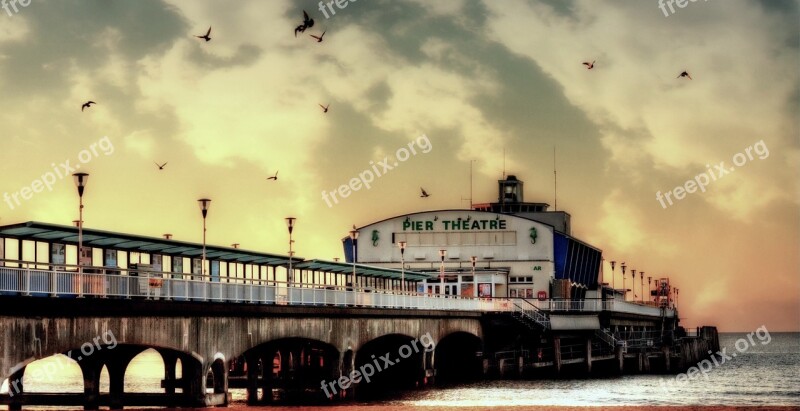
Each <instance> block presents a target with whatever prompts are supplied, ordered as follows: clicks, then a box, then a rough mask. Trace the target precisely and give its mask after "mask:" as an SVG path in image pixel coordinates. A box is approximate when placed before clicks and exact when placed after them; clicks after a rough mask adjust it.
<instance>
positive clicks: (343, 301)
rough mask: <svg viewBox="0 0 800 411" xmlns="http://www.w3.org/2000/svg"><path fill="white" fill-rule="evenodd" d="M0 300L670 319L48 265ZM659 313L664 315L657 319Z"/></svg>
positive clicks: (3, 281)
mask: <svg viewBox="0 0 800 411" xmlns="http://www.w3.org/2000/svg"><path fill="white" fill-rule="evenodd" d="M0 263H1V264H3V265H0V296H2V295H9V294H13V295H22V296H39V297H41V296H50V297H85V296H91V297H121V298H145V299H156V300H157V299H167V300H176V301H217V302H238V303H257V304H283V305H318V306H319V305H333V306H360V307H374V308H405V309H429V310H460V311H481V312H514V311H517V312H520V313H521V314H522V315H524V316H526V317H529V318H530V319H532V320H534V321H536V322H537V323H539V324H540V325H543V326H545V327H547V326H549V317H548V316H547V315H546V314H547V313H554V312H600V311H612V312H621V313H630V314H641V315H647V316H661V315H665V316H667V317H673V316H674V315H675V311H674V310H672V309H667V308H664V309H662V308H659V307H654V306H651V305H643V304H634V303H630V302H624V301H616V300H601V299H585V300H534V299H519V298H469V297H460V296H443V295H435V294H418V293H413V292H405V293H404V292H402V291H400V290H385V289H377V288H369V287H356V288H355V289H353V288H352V287H345V286H337V285H330V284H306V283H304V284H297V283H296V284H289V283H286V282H282V281H272V280H263V279H250V278H228V277H219V276H210V275H200V274H186V273H172V272H161V271H152V270H149V269H137V268H128V269H125V268H106V267H82V268H80V269H79V268H78V267H76V266H68V265H50V264H47V263H38V264H37V263H30V262H21V261H12V260H2V261H0ZM662 310H663V313H662Z"/></svg>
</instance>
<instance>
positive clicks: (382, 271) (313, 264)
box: [294, 260, 431, 281]
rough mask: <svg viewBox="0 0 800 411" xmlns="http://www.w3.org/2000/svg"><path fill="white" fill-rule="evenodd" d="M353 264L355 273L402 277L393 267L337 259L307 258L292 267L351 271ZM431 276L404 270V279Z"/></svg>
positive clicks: (422, 278) (413, 279) (418, 279)
mask: <svg viewBox="0 0 800 411" xmlns="http://www.w3.org/2000/svg"><path fill="white" fill-rule="evenodd" d="M353 266H355V268H356V275H363V276H369V277H382V278H390V279H396V280H399V279H401V278H402V277H403V271H401V270H398V269H394V268H383V267H375V266H371V265H364V264H351V263H343V262H338V261H324V260H307V261H303V262H301V263H298V264H295V265H294V268H298V269H304V270H318V271H325V272H329V273H352V272H353ZM428 278H431V276H430V275H428V274H424V273H422V272H419V271H411V270H405V279H406V280H411V281H421V280H425V279H428Z"/></svg>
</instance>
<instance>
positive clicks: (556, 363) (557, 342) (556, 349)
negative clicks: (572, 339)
mask: <svg viewBox="0 0 800 411" xmlns="http://www.w3.org/2000/svg"><path fill="white" fill-rule="evenodd" d="M553 367H555V371H556V374H561V337H553Z"/></svg>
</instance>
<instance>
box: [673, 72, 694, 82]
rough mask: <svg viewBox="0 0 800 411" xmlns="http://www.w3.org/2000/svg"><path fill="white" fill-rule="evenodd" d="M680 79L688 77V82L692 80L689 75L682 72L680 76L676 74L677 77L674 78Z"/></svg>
mask: <svg viewBox="0 0 800 411" xmlns="http://www.w3.org/2000/svg"><path fill="white" fill-rule="evenodd" d="M681 77H688V78H689V80H691V79H692V76H690V75H689V73H687V72H686V71H684V72H682V73H681V74H678V77H675V78H681Z"/></svg>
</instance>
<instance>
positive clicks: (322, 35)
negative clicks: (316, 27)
mask: <svg viewBox="0 0 800 411" xmlns="http://www.w3.org/2000/svg"><path fill="white" fill-rule="evenodd" d="M310 36H311V37H313V38H315V39H317V43H322V38H323V37H325V32H324V31H323V32H322V34H320V35H319V37H317V36H315V35H313V34H310Z"/></svg>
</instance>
